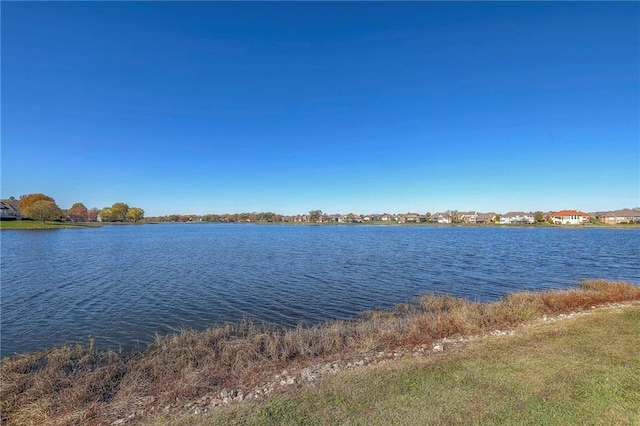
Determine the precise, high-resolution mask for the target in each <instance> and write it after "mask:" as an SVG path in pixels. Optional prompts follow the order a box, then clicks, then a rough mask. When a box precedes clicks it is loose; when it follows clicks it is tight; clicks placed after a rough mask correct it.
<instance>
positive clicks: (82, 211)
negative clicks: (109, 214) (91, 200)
mask: <svg viewBox="0 0 640 426" xmlns="http://www.w3.org/2000/svg"><path fill="white" fill-rule="evenodd" d="M67 214H68V215H69V216H71V219H72V220H73V221H74V222H86V221H87V219H88V217H89V211H88V210H87V208H86V207H85V205H84V204H82V203H75V204H74V205H72V206H71V208H70V209H69V210H68V211H67Z"/></svg>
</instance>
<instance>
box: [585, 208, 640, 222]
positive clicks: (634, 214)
mask: <svg viewBox="0 0 640 426" xmlns="http://www.w3.org/2000/svg"><path fill="white" fill-rule="evenodd" d="M594 216H595V218H596V219H598V220H600V221H601V222H603V223H606V224H608V225H617V224H621V223H640V209H621V210H614V211H609V212H598V213H595V214H594Z"/></svg>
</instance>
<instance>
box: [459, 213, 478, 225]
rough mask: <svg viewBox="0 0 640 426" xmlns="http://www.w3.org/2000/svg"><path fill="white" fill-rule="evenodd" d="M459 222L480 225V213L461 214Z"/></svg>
mask: <svg viewBox="0 0 640 426" xmlns="http://www.w3.org/2000/svg"><path fill="white" fill-rule="evenodd" d="M458 220H460V221H461V222H462V223H478V213H477V212H459V213H458Z"/></svg>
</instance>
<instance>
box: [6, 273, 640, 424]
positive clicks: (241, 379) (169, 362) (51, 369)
mask: <svg viewBox="0 0 640 426" xmlns="http://www.w3.org/2000/svg"><path fill="white" fill-rule="evenodd" d="M630 300H640V287H639V286H636V285H632V284H629V283H623V282H607V281H585V282H583V283H581V286H580V288H577V289H572V290H566V291H546V292H521V293H515V294H509V295H507V296H505V297H504V298H503V299H501V300H500V301H497V302H491V303H485V304H482V303H475V302H471V301H468V300H466V299H461V298H455V297H452V296H447V295H444V296H436V295H432V294H430V295H425V296H423V297H421V298H419V299H417V300H415V301H413V302H411V303H406V304H400V305H397V306H395V307H394V309H393V310H392V311H382V310H375V311H370V312H365V313H363V314H362V316H361V318H359V319H357V320H353V321H333V322H328V323H325V324H320V325H316V326H309V327H303V326H300V327H297V328H295V329H279V328H276V327H273V326H269V325H265V324H259V323H254V322H251V321H242V322H240V323H238V324H227V325H224V326H220V327H216V328H211V329H208V330H205V331H202V332H197V331H193V330H184V331H183V332H182V333H180V334H174V335H169V336H165V337H156V339H155V341H154V342H153V343H151V344H150V345H149V347H148V348H147V350H146V351H144V352H132V353H128V354H117V353H114V352H111V351H109V352H98V351H96V350H95V349H94V348H93V344H92V342H89V344H88V345H86V346H75V347H72V346H62V347H56V348H53V349H50V350H47V351H44V352H40V353H35V354H25V355H20V356H16V357H13V358H8V359H5V360H4V361H3V363H2V366H1V368H0V373H1V376H0V379H1V382H0V399H1V402H0V404H1V405H0V407H1V410H2V411H1V416H2V422H3V423H4V424H7V425H31V424H33V425H41V424H50V425H67V424H100V423H106V424H109V423H111V422H112V421H113V420H115V419H118V418H121V417H124V416H126V415H128V414H130V413H134V412H137V411H138V410H143V409H144V410H148V409H149V407H150V406H151V405H153V406H156V407H163V406H165V405H168V404H181V403H185V402H187V401H189V400H192V399H195V398H198V397H201V396H203V395H206V394H211V393H217V392H219V391H220V390H221V389H223V388H234V389H239V388H244V389H247V390H248V389H250V388H252V387H253V386H255V385H257V384H259V383H262V382H264V381H265V380H267V379H268V378H270V377H272V376H273V375H274V374H275V373H276V372H278V371H280V370H281V369H282V368H283V366H285V365H286V364H288V363H292V362H294V363H304V362H310V361H313V360H315V361H317V360H318V359H322V358H325V359H326V358H332V357H333V358H335V357H341V358H343V359H346V358H349V357H352V356H354V357H355V356H357V355H358V354H362V353H363V352H372V351H379V350H383V349H393V348H397V347H399V346H411V345H417V344H423V343H429V342H432V341H434V340H436V339H439V338H443V337H449V336H454V335H471V334H480V333H485V332H488V331H492V330H495V329H498V328H500V329H505V328H510V327H513V326H516V325H519V324H522V323H524V322H526V321H529V320H531V319H534V318H536V317H541V316H543V315H557V314H560V313H567V312H571V311H577V310H583V309H588V308H590V307H592V306H597V305H602V304H605V303H615V302H623V301H630Z"/></svg>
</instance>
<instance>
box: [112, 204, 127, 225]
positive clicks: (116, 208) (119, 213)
mask: <svg viewBox="0 0 640 426" xmlns="http://www.w3.org/2000/svg"><path fill="white" fill-rule="evenodd" d="M128 212H129V205H128V204H127V203H115V204H114V205H112V206H111V214H112V215H113V218H114V219H113V220H114V221H120V222H125V221H126V220H127V213H128Z"/></svg>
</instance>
